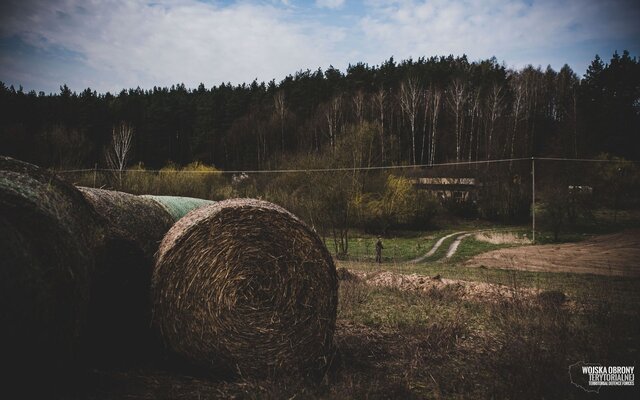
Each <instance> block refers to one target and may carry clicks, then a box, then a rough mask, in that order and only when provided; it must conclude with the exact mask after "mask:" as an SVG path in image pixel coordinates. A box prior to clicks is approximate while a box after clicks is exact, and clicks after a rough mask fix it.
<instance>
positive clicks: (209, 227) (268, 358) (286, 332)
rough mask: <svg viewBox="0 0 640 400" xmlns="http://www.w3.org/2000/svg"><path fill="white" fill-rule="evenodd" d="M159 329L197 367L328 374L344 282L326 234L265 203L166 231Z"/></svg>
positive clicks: (202, 213) (210, 209)
mask: <svg viewBox="0 0 640 400" xmlns="http://www.w3.org/2000/svg"><path fill="white" fill-rule="evenodd" d="M152 301H153V304H154V317H153V318H154V323H155V325H157V327H158V328H159V330H160V333H161V335H162V337H163V340H164V342H165V345H166V346H167V347H168V348H169V349H170V350H172V351H173V352H174V353H176V354H177V355H179V356H181V357H183V358H185V359H187V360H189V361H190V362H192V363H195V364H198V365H201V366H205V367H208V368H210V369H211V370H213V371H216V372H232V373H238V374H240V375H242V376H263V375H269V374H272V373H275V374H277V373H282V372H285V373H294V372H300V373H303V372H305V373H306V372H310V371H313V370H317V369H321V368H322V367H323V366H324V364H325V363H326V358H327V355H328V354H329V352H330V350H331V345H332V338H333V331H334V328H335V318H336V306H337V277H336V271H335V266H334V264H333V261H332V258H331V255H330V254H329V252H328V251H327V249H326V247H325V246H324V244H323V243H322V241H321V240H320V239H319V238H318V236H317V235H316V234H315V233H313V232H312V231H311V230H310V229H309V228H308V227H307V226H306V225H305V224H304V223H303V222H301V221H300V220H299V219H297V218H296V217H295V216H293V215H292V214H290V213H289V212H287V211H286V210H284V209H282V208H280V207H278V206H276V205H274V204H271V203H267V202H264V201H258V200H251V199H235V200H226V201H222V202H219V203H216V204H214V205H210V206H207V207H203V208H200V209H197V210H195V211H193V212H191V213H190V214H188V215H187V216H185V217H184V218H183V219H181V220H180V221H178V222H177V223H176V224H175V225H174V226H173V227H172V228H171V230H170V231H169V232H168V233H167V235H166V236H165V238H164V240H163V241H162V244H161V245H160V249H159V252H158V256H157V260H156V266H155V270H154V273H153V280H152Z"/></svg>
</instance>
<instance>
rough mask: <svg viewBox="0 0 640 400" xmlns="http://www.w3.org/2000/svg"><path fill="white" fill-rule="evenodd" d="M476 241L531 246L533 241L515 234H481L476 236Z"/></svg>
mask: <svg viewBox="0 0 640 400" xmlns="http://www.w3.org/2000/svg"><path fill="white" fill-rule="evenodd" d="M475 239H476V240H479V241H481V242H486V243H491V244H522V245H525V244H531V239H528V238H526V237H519V236H518V235H517V234H515V233H513V232H491V231H489V232H480V233H477V234H476V235H475Z"/></svg>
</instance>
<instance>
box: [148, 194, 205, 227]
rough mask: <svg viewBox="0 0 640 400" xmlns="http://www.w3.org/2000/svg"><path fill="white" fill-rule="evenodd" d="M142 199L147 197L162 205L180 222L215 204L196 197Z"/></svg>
mask: <svg viewBox="0 0 640 400" xmlns="http://www.w3.org/2000/svg"><path fill="white" fill-rule="evenodd" d="M142 197H146V198H148V199H151V200H153V201H155V202H157V203H158V204H160V205H161V206H162V207H164V209H165V210H167V212H168V213H169V214H171V216H172V217H173V220H174V221H178V220H179V219H180V218H182V217H184V216H185V215H187V214H188V213H189V212H191V211H193V210H195V209H197V208H200V207H204V206H208V205H211V204H214V203H215V202H214V201H211V200H204V199H196V198H195V197H179V196H153V195H143V196H142Z"/></svg>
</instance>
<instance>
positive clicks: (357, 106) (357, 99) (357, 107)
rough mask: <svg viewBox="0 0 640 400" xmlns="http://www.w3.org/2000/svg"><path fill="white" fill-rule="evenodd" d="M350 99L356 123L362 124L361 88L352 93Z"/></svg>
mask: <svg viewBox="0 0 640 400" xmlns="http://www.w3.org/2000/svg"><path fill="white" fill-rule="evenodd" d="M352 101H353V110H354V112H355V115H356V121H357V123H358V125H362V122H363V120H364V93H362V90H358V91H357V92H356V94H354V95H353V98H352Z"/></svg>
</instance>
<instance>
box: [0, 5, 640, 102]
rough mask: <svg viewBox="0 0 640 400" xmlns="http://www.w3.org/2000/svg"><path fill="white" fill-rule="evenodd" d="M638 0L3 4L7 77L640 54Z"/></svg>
mask: <svg viewBox="0 0 640 400" xmlns="http://www.w3.org/2000/svg"><path fill="white" fill-rule="evenodd" d="M639 4H640V2H638V1H628V0H433V1H432V0H426V1H425V0H421V1H420V0H307V1H302V0H262V1H260V0H244V1H228V0H227V1H216V0H213V1H211V0H148V1H138V0H110V1H97V0H16V1H12V0H10V1H6V0H3V1H2V5H0V81H2V82H4V83H5V84H6V85H14V86H16V87H18V86H19V85H22V86H23V87H24V88H25V89H26V90H32V89H33V90H36V91H41V90H42V91H45V92H47V93H48V92H58V90H59V89H58V88H59V86H60V85H62V84H67V85H68V86H69V87H70V88H71V89H72V90H75V91H81V90H83V89H84V88H87V87H91V88H92V89H95V90H97V91H99V92H106V91H111V92H118V91H120V90H121V89H122V88H135V87H137V86H140V87H141V88H143V89H148V88H152V87H153V86H170V85H171V84H174V83H181V82H182V83H184V84H185V85H187V87H196V86H197V85H198V84H199V83H200V82H202V83H204V84H205V85H206V86H207V87H211V86H213V85H219V84H220V83H221V82H232V83H234V84H236V83H242V82H251V81H253V80H254V79H256V78H257V79H258V80H259V81H269V80H271V79H276V81H279V80H281V79H282V78H284V77H285V76H286V75H288V74H293V73H295V72H296V71H298V70H301V69H302V70H304V69H311V70H315V69H317V68H318V67H320V68H323V69H325V68H327V67H328V66H329V65H333V66H334V67H336V68H339V69H341V70H343V71H344V70H345V69H346V67H347V65H349V63H352V64H354V63H357V62H360V61H362V62H366V63H368V64H370V65H378V64H380V63H381V62H383V61H385V60H387V59H389V57H391V56H393V57H394V58H395V59H396V60H402V59H406V58H409V57H413V58H418V57H421V56H427V57H428V56H432V55H449V54H453V55H462V54H467V56H468V57H469V59H470V60H471V61H474V60H479V59H486V58H490V57H492V56H495V57H496V58H497V59H498V61H499V62H504V63H505V64H506V65H507V66H508V67H522V66H525V65H527V64H532V65H534V66H542V67H543V68H544V67H546V66H547V65H548V64H550V65H551V66H552V67H553V68H554V69H556V70H558V69H559V68H561V67H562V65H563V64H565V63H567V64H569V65H570V66H571V67H572V68H573V69H574V70H575V71H576V73H578V75H580V76H581V75H582V74H584V72H585V70H586V67H587V65H588V64H589V63H590V62H591V60H593V58H594V56H595V54H600V55H601V56H602V58H603V59H604V60H605V61H608V60H609V59H610V57H611V55H612V54H613V52H614V51H615V50H618V51H619V52H622V50H624V49H627V50H629V51H630V52H631V55H632V56H638V55H639V54H640V5H639Z"/></svg>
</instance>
